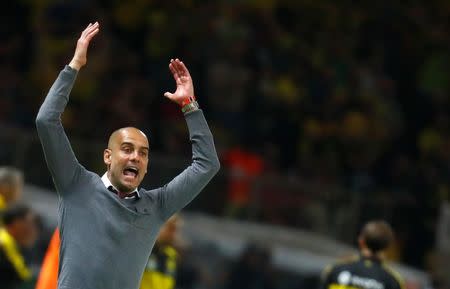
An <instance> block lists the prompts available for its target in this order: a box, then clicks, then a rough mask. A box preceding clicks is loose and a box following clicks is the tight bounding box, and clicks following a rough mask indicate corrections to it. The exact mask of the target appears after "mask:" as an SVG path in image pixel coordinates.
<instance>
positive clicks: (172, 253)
mask: <svg viewBox="0 0 450 289" xmlns="http://www.w3.org/2000/svg"><path fill="white" fill-rule="evenodd" d="M177 258H178V253H177V251H176V250H175V249H174V248H173V247H172V246H157V245H156V246H155V247H154V248H153V251H152V254H151V255H150V258H149V259H148V262H147V266H146V267H145V271H144V274H143V276H142V281H141V287H140V289H173V288H175V278H176V271H177Z"/></svg>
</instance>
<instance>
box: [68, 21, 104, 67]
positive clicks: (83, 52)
mask: <svg viewBox="0 0 450 289" xmlns="http://www.w3.org/2000/svg"><path fill="white" fill-rule="evenodd" d="M99 31H100V24H98V22H95V23H94V24H92V23H89V25H88V26H87V27H86V29H84V31H83V32H81V36H80V38H79V39H78V41H77V48H76V49H75V54H74V56H73V58H72V61H71V62H70V63H69V66H70V67H72V68H73V69H76V70H80V68H81V67H83V66H84V65H85V64H86V62H87V50H88V47H89V43H90V42H91V40H92V38H93V37H94V36H95V35H96V34H97V33H98V32H99Z"/></svg>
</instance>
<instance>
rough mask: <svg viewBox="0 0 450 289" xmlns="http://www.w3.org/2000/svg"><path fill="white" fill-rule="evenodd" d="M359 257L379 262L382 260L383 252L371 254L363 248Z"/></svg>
mask: <svg viewBox="0 0 450 289" xmlns="http://www.w3.org/2000/svg"><path fill="white" fill-rule="evenodd" d="M360 252H361V256H363V257H365V258H371V259H378V260H380V261H382V260H384V254H383V252H378V253H373V252H372V251H370V250H369V249H368V248H363V249H361V250H360Z"/></svg>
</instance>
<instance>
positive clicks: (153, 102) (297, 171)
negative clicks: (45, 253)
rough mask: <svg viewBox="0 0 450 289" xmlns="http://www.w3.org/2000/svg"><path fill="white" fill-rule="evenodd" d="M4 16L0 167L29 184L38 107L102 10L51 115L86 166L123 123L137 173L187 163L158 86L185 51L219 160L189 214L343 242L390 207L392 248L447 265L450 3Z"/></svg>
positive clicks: (43, 182)
mask: <svg viewBox="0 0 450 289" xmlns="http://www.w3.org/2000/svg"><path fill="white" fill-rule="evenodd" d="M1 14H2V15H1V22H2V25H1V27H0V35H1V39H2V40H1V42H0V55H1V57H0V59H1V66H0V128H1V131H2V133H1V135H0V145H1V150H0V164H1V165H13V166H16V167H19V168H21V169H23V170H24V172H25V177H26V181H27V183H29V184H33V185H36V186H39V187H43V188H47V189H51V190H53V185H52V181H51V178H50V176H49V174H48V172H47V170H46V167H45V163H44V160H43V154H42V150H41V148H40V145H39V143H38V142H37V139H36V136H35V128H34V118H35V116H36V113H37V109H38V107H39V105H40V103H41V102H42V100H43V98H44V96H45V94H46V92H47V90H48V88H49V87H50V85H51V83H52V82H53V80H54V79H55V77H56V75H57V73H58V71H59V70H60V69H61V68H62V67H63V65H64V64H66V63H68V61H69V60H70V57H71V55H72V52H73V49H74V45H75V40H76V39H77V36H78V33H79V31H80V29H81V28H82V27H84V25H85V23H88V22H90V21H95V20H98V21H99V22H100V23H101V25H102V32H101V35H99V37H98V38H97V39H95V41H94V43H93V45H92V48H91V49H90V51H89V55H88V65H87V67H86V68H84V69H83V71H82V72H81V73H80V74H79V77H78V80H77V84H76V85H75V88H74V90H73V93H72V95H71V102H70V104H69V106H68V107H67V109H66V112H65V114H64V119H63V122H64V126H65V128H66V131H67V132H68V134H69V136H70V138H71V140H72V144H73V146H74V149H75V151H76V153H77V155H78V158H79V160H80V161H81V162H82V163H83V164H85V166H86V167H87V168H89V169H91V170H93V171H96V172H98V173H100V174H101V173H103V170H104V168H103V164H102V159H101V152H102V150H103V148H104V145H105V142H106V139H107V137H108V135H109V134H110V133H111V132H112V131H113V130H114V129H115V128H117V127H121V126H126V125H133V126H136V127H139V128H142V129H143V130H144V131H145V132H147V133H148V135H149V136H150V142H151V147H152V156H151V161H150V168H149V175H148V177H147V179H146V181H145V186H147V187H153V186H157V185H160V184H163V183H164V182H166V181H168V180H169V179H170V178H171V177H172V176H174V174H176V173H177V172H178V171H179V170H180V169H181V168H183V167H184V166H185V165H186V164H187V162H188V159H187V158H186V157H187V156H189V144H188V142H187V135H186V129H185V125H184V122H183V120H182V116H181V113H179V112H178V108H177V107H176V106H174V105H172V104H171V103H169V102H168V101H167V100H165V99H164V97H163V96H162V93H163V92H164V91H166V90H168V89H171V88H173V83H172V80H171V79H170V77H171V76H170V74H169V73H168V69H167V63H168V60H169V59H170V58H172V57H179V58H181V59H183V60H184V61H185V62H186V63H187V64H188V66H189V68H190V70H191V74H192V76H193V79H194V84H195V89H196V95H197V97H198V99H199V102H200V104H201V106H202V107H203V108H204V110H205V113H206V116H207V118H208V120H209V123H210V125H211V128H212V131H213V134H214V136H215V140H216V145H217V148H218V151H219V154H220V156H221V159H222V167H223V169H222V171H221V173H220V175H219V176H218V177H217V178H216V179H215V180H214V181H213V182H212V183H211V184H210V185H209V186H208V187H207V189H206V190H205V191H204V192H203V193H202V194H201V195H200V196H199V198H198V199H196V200H195V201H194V202H193V203H192V204H191V205H190V206H189V207H188V208H187V211H194V212H203V213H206V214H208V215H212V216H219V217H224V218H231V219H237V220H240V221H242V222H248V221H251V222H257V223H260V224H270V225H276V226H283V227H290V228H293V229H301V230H305V231H308V232H312V233H317V234H320V235H322V236H326V237H328V238H331V239H334V240H338V241H340V242H343V243H345V244H348V245H355V241H354V240H355V236H356V234H357V232H358V230H359V228H360V226H361V225H362V224H363V223H364V222H365V221H367V220H368V219H370V218H374V217H377V218H385V219H386V220H388V221H389V222H390V223H391V224H392V225H393V227H394V229H395V231H396V233H397V242H396V246H395V247H394V248H392V250H391V252H390V253H391V254H390V255H391V258H392V259H394V260H395V261H398V262H401V263H404V264H406V265H408V266H411V267H414V268H418V269H420V270H424V271H426V272H428V273H430V276H431V278H432V279H436V280H438V279H439V271H440V270H441V271H442V268H447V269H448V266H450V265H449V264H450V262H449V261H448V259H446V258H443V257H442V256H443V254H442V252H441V251H440V250H442V248H441V247H440V246H438V245H437V244H440V243H439V240H437V239H438V238H437V236H439V230H438V224H439V222H440V221H442V220H440V211H441V208H443V207H445V205H446V204H447V206H448V202H449V199H450V192H449V190H450V186H449V180H450V175H449V174H450V166H449V164H450V129H449V111H450V104H449V100H450V97H449V86H450V79H449V78H450V72H449V67H450V65H449V64H450V63H449V62H450V58H449V51H450V49H449V48H450V37H449V34H448V31H450V30H449V21H448V19H450V15H449V14H450V4H449V2H448V1H443V0H442V1H438V0H435V1H403V2H402V3H400V2H399V1H281V0H280V1H275V0H264V1H256V0H253V1H252V0H248V1H208V2H207V1H189V0H184V1H183V0H179V1H151V0H138V1H52V0H45V1H44V0H39V1H14V2H13V3H11V2H9V3H8V4H4V8H3V9H2V12H1ZM44 231H45V230H44ZM44 235H45V234H44ZM44 239H45V238H44ZM264 245H265V246H268V247H270V244H264ZM443 247H445V246H443ZM447 248H448V247H447ZM36 254H37V255H39V254H38V253H36ZM342 254H345V252H342ZM263 255H264V254H263ZM267 262H268V261H267ZM305 262H307V260H305ZM229 267H230V268H232V267H233V260H230V262H229ZM275 269H276V268H275ZM275 269H274V270H275ZM224 271H226V270H224ZM231 271H232V269H230V272H231ZM275 271H276V270H275ZM444 272H447V273H448V270H445V269H444ZM224 274H225V273H224ZM271 274H272V273H270V274H269V273H265V274H262V275H266V276H269V275H270V276H271ZM274 274H275V273H274ZM443 275H446V274H443ZM224 276H226V275H224ZM270 276H269V277H268V278H271V277H270ZM243 278H245V277H243ZM292 278H295V277H292ZM298 278H299V280H300V279H302V278H301V277H298ZM224 279H226V277H224ZM303 279H305V278H303ZM303 279H302V280H303ZM313 279H314V277H313ZM216 281H217V282H216V283H215V282H212V283H211V284H210V287H213V286H215V287H214V288H216V287H217V288H219V287H220V286H222V285H223V284H224V283H226V282H225V281H224V280H220V278H219V279H217V280H216ZM306 282H313V283H314V281H306ZM266 283H267V282H266ZM277 284H278V283H277ZM293 284H295V282H293ZM298 284H302V282H301V281H299V283H298ZM303 284H306V283H303ZM274 286H275V285H274ZM286 286H287V285H286ZM303 286H307V285H303ZM275 287H276V286H275ZM258 288H260V287H258ZM261 288H262V287H261ZM300 288H302V287H300ZM436 288H438V287H436Z"/></svg>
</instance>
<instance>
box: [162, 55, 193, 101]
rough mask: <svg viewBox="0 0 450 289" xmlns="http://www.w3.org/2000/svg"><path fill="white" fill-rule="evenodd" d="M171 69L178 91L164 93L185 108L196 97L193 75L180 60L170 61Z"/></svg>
mask: <svg viewBox="0 0 450 289" xmlns="http://www.w3.org/2000/svg"><path fill="white" fill-rule="evenodd" d="M169 69H170V71H171V72H172V75H173V78H174V79H175V82H176V84H177V89H176V91H175V92H174V93H170V92H166V93H164V96H165V97H167V98H168V99H170V100H172V101H173V102H176V103H178V104H179V105H181V106H183V105H184V104H185V103H186V102H188V101H189V98H191V97H194V84H193V83H192V78H191V75H190V74H189V70H188V69H187V68H186V66H185V65H184V63H183V62H182V61H180V60H179V59H178V58H177V59H175V60H173V59H171V60H170V63H169Z"/></svg>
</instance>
